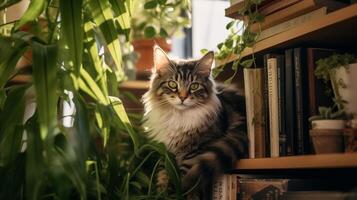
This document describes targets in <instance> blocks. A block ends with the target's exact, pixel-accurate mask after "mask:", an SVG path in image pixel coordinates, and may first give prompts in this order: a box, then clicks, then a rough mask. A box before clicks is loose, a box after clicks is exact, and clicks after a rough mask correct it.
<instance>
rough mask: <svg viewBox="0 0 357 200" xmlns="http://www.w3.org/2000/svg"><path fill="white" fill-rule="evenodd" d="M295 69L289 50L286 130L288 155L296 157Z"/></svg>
mask: <svg viewBox="0 0 357 200" xmlns="http://www.w3.org/2000/svg"><path fill="white" fill-rule="evenodd" d="M293 67H294V66H293V50H292V49H287V50H285V122H286V126H285V129H286V154H287V155H294V135H295V94H294V90H295V82H294V70H293Z"/></svg>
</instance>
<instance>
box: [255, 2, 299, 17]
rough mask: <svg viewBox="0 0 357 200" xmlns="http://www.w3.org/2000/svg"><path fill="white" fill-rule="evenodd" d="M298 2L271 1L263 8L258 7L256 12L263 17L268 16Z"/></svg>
mask: <svg viewBox="0 0 357 200" xmlns="http://www.w3.org/2000/svg"><path fill="white" fill-rule="evenodd" d="M299 1H300V0H275V1H271V2H269V3H267V4H265V5H263V6H260V7H259V9H258V11H259V13H261V14H262V15H264V16H267V15H270V14H272V13H274V12H277V11H279V10H281V9H284V8H286V7H288V6H291V5H293V4H295V3H297V2H299Z"/></svg>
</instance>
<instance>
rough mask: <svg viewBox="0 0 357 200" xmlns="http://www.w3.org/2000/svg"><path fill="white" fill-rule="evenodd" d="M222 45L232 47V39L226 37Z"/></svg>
mask: <svg viewBox="0 0 357 200" xmlns="http://www.w3.org/2000/svg"><path fill="white" fill-rule="evenodd" d="M224 45H225V46H226V47H227V48H232V46H233V40H232V39H227V40H226V41H225V43H224Z"/></svg>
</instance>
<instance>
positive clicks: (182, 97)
mask: <svg viewBox="0 0 357 200" xmlns="http://www.w3.org/2000/svg"><path fill="white" fill-rule="evenodd" d="M179 98H180V99H181V101H182V102H184V101H185V99H187V96H179Z"/></svg>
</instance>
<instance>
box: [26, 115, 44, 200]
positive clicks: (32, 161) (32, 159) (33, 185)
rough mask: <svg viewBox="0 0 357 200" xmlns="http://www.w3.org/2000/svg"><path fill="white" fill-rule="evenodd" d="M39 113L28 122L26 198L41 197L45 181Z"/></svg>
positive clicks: (34, 199) (33, 199)
mask: <svg viewBox="0 0 357 200" xmlns="http://www.w3.org/2000/svg"><path fill="white" fill-rule="evenodd" d="M36 120H37V115H35V116H33V117H32V118H30V120H29V121H28V123H27V124H26V133H27V135H28V139H27V149H26V198H27V199H30V200H37V199H40V197H41V194H42V192H43V189H44V184H45V183H44V182H45V176H44V174H45V162H44V154H43V143H42V140H41V135H40V134H38V133H39V131H40V130H39V127H38V123H37V122H36Z"/></svg>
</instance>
